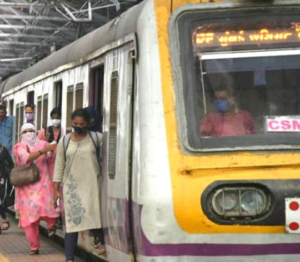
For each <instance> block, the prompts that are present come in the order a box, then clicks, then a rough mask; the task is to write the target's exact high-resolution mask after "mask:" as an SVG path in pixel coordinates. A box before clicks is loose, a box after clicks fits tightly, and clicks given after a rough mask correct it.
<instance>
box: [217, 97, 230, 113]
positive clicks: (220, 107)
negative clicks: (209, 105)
mask: <svg viewBox="0 0 300 262" xmlns="http://www.w3.org/2000/svg"><path fill="white" fill-rule="evenodd" d="M214 106H215V108H216V110H217V111H218V112H221V113H225V112H228V111H229V104H228V100H217V99H215V100H214Z"/></svg>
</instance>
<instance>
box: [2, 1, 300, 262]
mask: <svg viewBox="0 0 300 262" xmlns="http://www.w3.org/2000/svg"><path fill="white" fill-rule="evenodd" d="M299 14H300V2H299V1H296V0H274V1H262V0H261V1H233V0H232V1H204V0H203V1H201V0H200V1H199V0H198V1H196V0H195V1H194V0H190V1H188V0H145V1H144V2H142V3H141V4H140V5H138V6H135V7H133V8H132V9H130V10H129V11H128V12H126V13H124V14H123V15H122V16H121V17H119V18H117V19H115V20H113V21H111V22H110V23H108V24H107V25H105V26H103V27H101V28H99V29H98V30H96V31H94V32H92V33H90V34H89V35H87V36H85V37H83V38H81V39H79V40H77V41H76V42H74V43H72V44H71V45H69V46H67V47H65V48H64V49H62V50H59V51H57V52H56V53H54V54H52V55H51V56H49V57H47V58H46V59H44V60H43V61H41V62H39V63H38V64H36V65H34V66H33V67H31V68H29V69H27V70H25V71H24V72H22V73H20V74H18V75H16V76H13V77H11V78H10V79H8V80H7V81H6V82H4V83H2V85H1V87H0V91H1V90H2V94H1V96H2V99H3V100H4V101H5V102H6V104H7V106H8V111H9V114H11V115H15V116H16V126H17V128H16V131H17V132H16V139H17V137H18V130H20V125H21V124H22V123H23V118H24V104H26V103H27V102H28V101H34V103H35V104H36V106H37V115H36V120H35V123H36V125H37V128H38V129H40V128H42V127H43V126H46V125H47V122H48V119H49V118H48V114H49V112H50V110H51V109H52V108H53V107H55V106H60V107H61V108H62V112H63V116H62V123H63V125H62V128H63V132H64V133H66V132H68V131H70V128H71V126H70V120H69V116H70V113H71V112H72V110H74V109H75V108H79V107H85V106H88V105H93V106H95V108H97V109H98V110H99V111H100V112H101V115H102V116H103V132H104V143H103V148H102V151H103V152H102V155H103V163H102V171H103V172H102V191H101V194H102V205H101V209H102V214H103V216H102V219H103V221H104V225H105V232H106V235H105V237H106V246H107V250H108V256H107V258H108V260H109V261H122V262H126V261H128V262H129V261H133V260H134V261H138V262H150V261H151V262H154V261H155V262H160V261H161V262H162V261H164V262H165V261H170V262H171V261H173V262H175V261H176V262H183V261H186V262H196V261H197V262H198V261H201V262H217V261H224V262H237V261H247V262H250V261H251V262H254V261H255V262H283V261H285V262H296V261H299V259H300V255H299V254H300V236H299V235H298V234H297V233H299V232H300V230H299V225H300V209H299V202H300V201H299V199H298V197H299V194H300V180H299V178H300V166H299V164H300V155H299V149H300V15H299ZM83 175H84V174H83Z"/></svg>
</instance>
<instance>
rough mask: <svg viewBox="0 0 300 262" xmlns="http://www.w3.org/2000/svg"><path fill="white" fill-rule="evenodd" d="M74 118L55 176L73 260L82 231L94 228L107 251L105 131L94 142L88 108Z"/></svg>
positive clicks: (61, 143) (68, 250) (60, 150)
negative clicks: (100, 149) (100, 154)
mask: <svg viewBox="0 0 300 262" xmlns="http://www.w3.org/2000/svg"><path fill="white" fill-rule="evenodd" d="M71 118H72V127H73V132H72V133H71V135H67V136H66V137H64V138H63V139H61V140H60V141H59V144H58V150H57V157H56V161H55V168H54V177H53V181H54V187H55V199H54V200H55V201H56V200H57V199H58V198H60V192H59V187H60V186H62V188H63V200H64V211H65V212H64V213H65V221H66V234H65V252H66V259H67V261H69V262H70V261H74V252H75V247H76V244H77V240H78V232H80V231H84V230H91V231H92V232H93V233H94V235H95V236H97V237H98V238H99V239H100V242H101V243H102V245H103V246H102V251H103V253H104V252H105V247H104V237H103V231H102V230H101V219H100V199H99V196H100V194H99V190H100V188H99V186H98V179H99V176H100V166H99V163H98V159H97V152H96V151H97V150H96V146H100V144H101V142H102V134H101V133H97V141H93V139H92V136H91V133H89V131H88V125H89V123H90V115H89V113H88V112H87V111H86V110H84V109H77V110H75V111H74V112H73V114H72V116H71ZM95 137H96V136H95ZM95 143H98V144H99V145H96V146H95ZM65 147H66V150H65ZM100 249H101V248H100ZM101 253H102V252H101Z"/></svg>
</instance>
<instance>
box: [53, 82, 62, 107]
mask: <svg viewBox="0 0 300 262" xmlns="http://www.w3.org/2000/svg"><path fill="white" fill-rule="evenodd" d="M54 90H55V94H54V99H55V101H54V105H55V107H59V108H61V106H62V91H63V82H62V81H58V82H56V83H55V84H54Z"/></svg>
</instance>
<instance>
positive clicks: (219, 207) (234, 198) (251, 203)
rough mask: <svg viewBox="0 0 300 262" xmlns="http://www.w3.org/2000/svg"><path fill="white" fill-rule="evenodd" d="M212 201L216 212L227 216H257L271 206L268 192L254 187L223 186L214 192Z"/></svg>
mask: <svg viewBox="0 0 300 262" xmlns="http://www.w3.org/2000/svg"><path fill="white" fill-rule="evenodd" d="M210 201H211V205H210V206H211V207H212V209H213V211H214V213H216V214H217V215H220V216H224V217H227V218H237V217H256V216H259V215H262V214H264V213H265V212H266V211H267V209H268V207H269V206H270V198H268V196H267V195H266V193H265V192H264V191H263V190H261V189H259V188H253V187H249V188H247V187H233V188H228V187H226V188H221V189H218V190H217V191H215V192H214V193H213V195H212V198H211V200H210Z"/></svg>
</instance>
